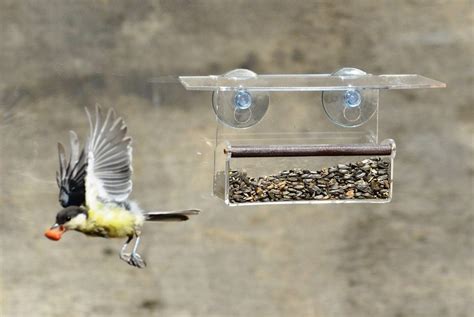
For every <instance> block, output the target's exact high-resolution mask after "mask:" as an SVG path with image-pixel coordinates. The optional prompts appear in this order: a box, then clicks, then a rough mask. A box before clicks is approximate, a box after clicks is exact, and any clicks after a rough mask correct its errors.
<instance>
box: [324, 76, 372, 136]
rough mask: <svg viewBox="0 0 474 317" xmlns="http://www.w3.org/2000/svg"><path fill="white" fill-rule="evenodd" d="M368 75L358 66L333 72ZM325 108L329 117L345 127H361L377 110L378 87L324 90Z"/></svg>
mask: <svg viewBox="0 0 474 317" xmlns="http://www.w3.org/2000/svg"><path fill="white" fill-rule="evenodd" d="M360 75H367V73H365V72H364V71H362V70H360V69H357V68H342V69H340V70H338V71H337V72H335V73H334V74H332V76H341V77H343V78H351V77H356V76H360ZM322 102H323V108H324V111H325V112H326V115H327V116H328V118H329V119H330V120H331V121H332V122H334V123H335V124H337V125H340V126H343V127H348V128H351V127H359V126H361V125H363V124H364V123H366V122H367V121H369V120H370V118H372V117H373V115H374V114H375V112H377V108H378V103H379V91H378V89H356V88H354V89H348V90H336V91H324V92H323V93H322Z"/></svg>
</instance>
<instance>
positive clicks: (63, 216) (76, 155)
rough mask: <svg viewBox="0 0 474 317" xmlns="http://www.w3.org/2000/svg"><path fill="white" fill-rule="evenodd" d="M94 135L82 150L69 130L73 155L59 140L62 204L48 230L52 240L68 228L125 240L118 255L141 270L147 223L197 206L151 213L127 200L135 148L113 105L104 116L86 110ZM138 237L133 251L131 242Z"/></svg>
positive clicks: (184, 215) (180, 216)
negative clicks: (129, 248)
mask: <svg viewBox="0 0 474 317" xmlns="http://www.w3.org/2000/svg"><path fill="white" fill-rule="evenodd" d="M86 114H87V117H88V119H89V124H90V135H89V137H88V139H87V141H86V142H85V145H84V147H83V148H82V149H81V147H80V142H79V138H78V137H77V134H76V133H75V132H74V131H70V137H69V139H70V148H71V153H70V155H69V158H67V157H66V151H65V149H64V146H63V145H62V144H61V143H58V154H59V171H57V173H56V180H57V183H58V187H59V203H60V204H61V206H62V207H63V208H64V209H62V210H61V211H59V212H58V214H57V215H56V223H55V224H54V225H53V226H52V227H51V228H50V229H48V230H47V231H46V233H45V235H46V237H48V238H49V239H51V240H59V239H60V238H61V235H62V234H63V233H64V232H66V231H68V230H76V231H79V232H82V233H84V234H86V235H88V236H95V237H103V238H126V239H127V240H126V242H125V244H124V245H123V247H122V249H121V250H120V259H122V260H124V261H125V262H127V263H128V264H130V265H132V266H135V267H138V268H143V267H145V266H146V263H145V261H144V260H143V259H142V258H141V256H140V255H139V254H138V253H137V248H138V245H139V243H140V234H141V230H142V226H143V224H144V222H145V221H184V220H188V217H189V216H191V215H196V214H198V213H199V210H196V209H190V210H183V211H151V212H147V211H144V210H142V209H141V208H139V206H138V204H137V203H135V202H134V201H131V200H128V196H129V195H130V193H131V192H132V181H131V175H132V166H131V161H132V147H131V141H132V140H131V138H130V137H128V136H127V126H126V125H125V122H124V120H123V119H122V118H121V117H117V115H116V113H115V111H114V110H113V109H111V108H110V109H109V110H108V112H107V115H106V116H105V118H104V116H103V113H102V110H101V108H100V106H98V105H97V106H96V108H95V116H94V118H93V116H92V115H91V113H90V112H89V110H88V109H87V108H86ZM133 238H136V239H135V244H134V246H133V248H132V251H131V252H130V253H126V249H127V246H128V245H129V243H130V242H131V241H132V240H133Z"/></svg>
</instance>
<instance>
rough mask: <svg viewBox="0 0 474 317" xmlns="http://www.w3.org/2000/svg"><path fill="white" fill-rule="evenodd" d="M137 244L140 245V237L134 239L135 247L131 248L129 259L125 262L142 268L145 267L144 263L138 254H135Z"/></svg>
mask: <svg viewBox="0 0 474 317" xmlns="http://www.w3.org/2000/svg"><path fill="white" fill-rule="evenodd" d="M139 244H140V236H138V235H137V238H136V239H135V245H134V246H133V249H132V253H131V254H130V258H129V260H128V261H127V263H128V264H130V265H133V266H135V267H138V268H144V267H145V266H146V263H145V261H143V259H142V257H141V256H140V254H138V253H137V249H138V245H139Z"/></svg>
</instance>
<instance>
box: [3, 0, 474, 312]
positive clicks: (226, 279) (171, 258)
mask: <svg viewBox="0 0 474 317" xmlns="http://www.w3.org/2000/svg"><path fill="white" fill-rule="evenodd" d="M473 12H474V10H473V2H472V1H457V0H455V1H408V0H407V1H396V2H395V1H357V2H356V1H354V2H347V1H337V2H336V1H335V2H333V1H184V0H180V1H140V2H128V1H107V0H102V1H13V0H11V1H10V0H2V1H1V2H0V26H1V27H0V43H1V44H0V74H1V75H0V105H1V108H0V111H1V113H0V133H1V139H0V189H1V191H0V217H1V218H0V241H1V249H0V252H1V254H0V265H1V270H0V309H1V310H0V314H1V315H2V316H8V317H10V316H12V317H13V316H71V317H72V316H353V317H358V316H364V317H366V316H393V317H402V316H404V317H411V316H430V317H433V316H459V317H460V316H472V315H473V314H474V313H473V309H474V303H473V296H474V283H473V282H474V280H473V212H472V194H473V193H472V184H473V182H472V180H473V178H472V176H473V170H474V169H473V167H474V166H473V163H474V160H473V132H474V126H473V107H472V102H473V93H472V90H473V56H474V55H473ZM343 66H353V67H358V68H361V69H364V70H366V71H367V72H370V73H374V74H381V73H419V74H423V75H425V76H427V77H431V78H435V79H439V80H442V81H444V82H447V84H448V88H446V89H444V90H419V91H394V92H387V93H384V94H383V95H382V96H381V104H382V106H381V112H380V139H384V138H388V137H390V138H393V139H395V140H396V141H397V145H398V148H397V158H396V163H395V164H396V165H395V187H394V188H395V193H394V199H393V202H392V203H390V204H384V205H375V206H374V205H357V206H354V205H345V206H300V207H287V206H286V207H285V206H281V207H274V208H249V209H247V208H245V209H229V208H225V207H224V206H223V204H222V203H221V202H220V201H219V200H217V199H215V198H213V197H212V196H211V193H210V188H211V176H212V164H213V148H212V146H210V145H209V144H212V141H213V138H214V135H215V120H214V116H213V113H212V111H211V110H210V107H209V102H210V95H209V94H207V93H192V92H186V91H185V90H184V89H182V88H180V87H179V85H177V84H176V83H165V84H161V85H159V86H157V85H151V84H150V83H149V80H150V78H153V77H156V76H165V75H174V76H176V75H180V74H196V75H197V74H210V73H215V74H219V73H224V72H226V71H228V70H231V69H234V68H238V67H246V68H250V69H252V70H254V71H256V72H258V73H304V72H310V73H312V72H315V73H325V72H333V71H335V70H337V69H339V68H341V67H343ZM295 98H299V97H295ZM301 98H303V97H301ZM302 100H303V99H302ZM305 100H306V99H305ZM96 102H99V103H101V104H102V105H104V106H114V107H115V108H116V109H117V110H118V112H119V113H120V114H121V115H123V116H124V117H125V118H126V121H127V123H128V125H129V131H130V134H131V135H132V136H133V138H134V167H135V174H134V193H133V198H134V199H136V200H137V201H139V202H140V204H141V205H142V206H143V207H145V208H187V207H191V206H192V207H197V208H201V209H202V210H203V212H202V214H201V215H200V216H199V217H196V218H194V219H192V221H189V222H187V223H180V224H170V223H168V224H150V225H147V226H146V228H145V233H144V239H143V245H142V248H141V252H142V254H143V255H144V257H145V258H146V260H147V262H148V264H149V266H148V267H147V268H146V269H145V270H137V269H134V268H132V267H129V266H127V265H125V264H124V263H122V262H121V261H120V260H118V257H117V251H118V250H119V248H120V246H121V244H122V242H123V241H118V240H105V239H94V238H87V237H85V236H82V235H81V234H79V233H69V234H67V235H66V236H65V237H64V238H63V240H62V241H60V242H58V243H54V242H51V241H48V240H47V239H45V238H44V237H43V236H42V234H43V231H44V230H45V228H47V227H48V226H49V225H51V224H52V222H53V221H54V217H55V213H56V212H57V211H58V210H59V205H58V203H57V188H56V184H55V180H54V174H55V170H56V168H57V154H56V142H57V141H63V142H64V141H66V138H67V131H68V130H69V129H74V130H76V131H77V132H79V133H80V134H81V135H85V134H86V133H87V121H86V118H85V115H84V111H83V107H84V106H92V105H94V104H95V103H96ZM158 104H159V105H158ZM280 111H282V110H280ZM293 115H294V116H301V119H304V118H303V117H306V115H307V113H298V114H293ZM320 120H325V118H324V117H321V118H320ZM316 123H317V122H315V124H316ZM279 124H280V125H281V124H284V120H283V121H282V122H280V123H279ZM276 126H277V127H278V125H276Z"/></svg>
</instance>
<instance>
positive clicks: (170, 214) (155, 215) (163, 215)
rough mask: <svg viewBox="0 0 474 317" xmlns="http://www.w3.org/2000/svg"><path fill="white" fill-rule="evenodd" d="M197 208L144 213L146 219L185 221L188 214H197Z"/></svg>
mask: <svg viewBox="0 0 474 317" xmlns="http://www.w3.org/2000/svg"><path fill="white" fill-rule="evenodd" d="M199 212H200V210H198V209H189V210H179V211H149V212H146V213H145V219H146V220H147V221H186V220H188V219H189V216H192V215H197V214H199Z"/></svg>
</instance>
